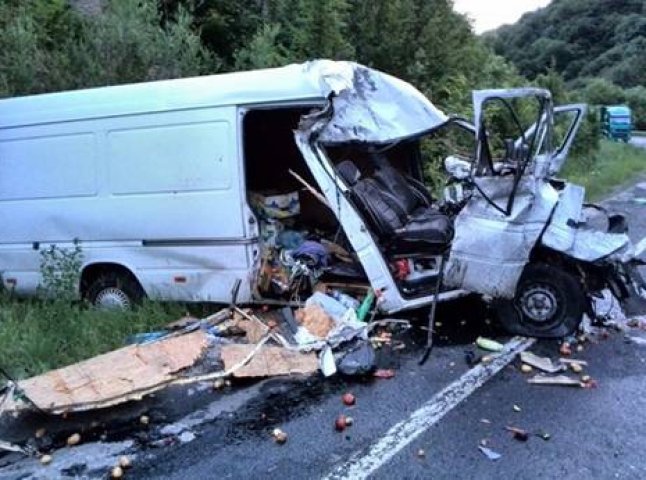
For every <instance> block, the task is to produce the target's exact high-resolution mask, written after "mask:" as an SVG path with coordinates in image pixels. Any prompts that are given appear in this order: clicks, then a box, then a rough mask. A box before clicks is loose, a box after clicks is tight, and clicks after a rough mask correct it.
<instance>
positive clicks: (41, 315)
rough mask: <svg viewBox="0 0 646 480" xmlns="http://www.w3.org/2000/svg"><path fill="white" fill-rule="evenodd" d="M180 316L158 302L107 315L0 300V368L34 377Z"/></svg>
mask: <svg viewBox="0 0 646 480" xmlns="http://www.w3.org/2000/svg"><path fill="white" fill-rule="evenodd" d="M182 313H183V310H182V309H181V308H180V307H179V306H175V305H167V304H160V303H147V304H144V305H142V306H141V307H140V308H138V309H136V310H133V311H127V312H118V311H113V312H110V311H99V310H96V309H93V308H90V307H88V306H86V305H75V304H70V303H69V302H63V301H57V302H45V301H38V300H28V301H21V300H15V299H10V298H8V297H0V367H2V368H4V369H5V370H6V371H7V372H8V373H9V374H10V375H11V376H12V377H14V378H19V379H20V378H26V377H30V376H33V375H37V374H40V373H42V372H45V371H48V370H51V369H53V368H59V367H62V366H65V365H69V364H72V363H75V362H78V361H80V360H83V359H86V358H90V357H93V356H95V355H98V354H101V353H105V352H108V351H110V350H113V349H115V348H118V347H121V346H123V345H124V339H125V338H126V337H127V336H128V335H132V334H134V333H139V332H146V331H153V330H155V329H159V328H160V327H162V326H163V325H166V324H167V323H169V322H170V321H172V320H176V319H177V318H179V317H180V316H181V315H182ZM0 380H4V379H0ZM1 384H2V382H1V381H0V385H1Z"/></svg>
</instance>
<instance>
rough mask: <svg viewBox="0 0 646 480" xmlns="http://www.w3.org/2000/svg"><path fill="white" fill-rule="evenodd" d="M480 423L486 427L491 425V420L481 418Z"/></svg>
mask: <svg viewBox="0 0 646 480" xmlns="http://www.w3.org/2000/svg"><path fill="white" fill-rule="evenodd" d="M480 423H484V424H485V425H491V420H489V419H488V418H481V419H480Z"/></svg>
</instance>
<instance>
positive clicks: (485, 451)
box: [478, 445, 502, 461]
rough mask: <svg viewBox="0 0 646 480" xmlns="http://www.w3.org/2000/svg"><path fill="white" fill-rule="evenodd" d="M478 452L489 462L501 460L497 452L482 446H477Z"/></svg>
mask: <svg viewBox="0 0 646 480" xmlns="http://www.w3.org/2000/svg"><path fill="white" fill-rule="evenodd" d="M478 450H480V451H481V452H482V453H483V454H484V455H485V457H487V458H488V459H489V460H492V461H496V460H499V459H500V458H502V455H501V454H499V453H498V452H495V451H493V450H492V449H490V448H487V447H483V446H482V445H478Z"/></svg>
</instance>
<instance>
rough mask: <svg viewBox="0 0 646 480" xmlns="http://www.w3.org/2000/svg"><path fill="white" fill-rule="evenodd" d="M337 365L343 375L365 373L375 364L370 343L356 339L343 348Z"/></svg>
mask: <svg viewBox="0 0 646 480" xmlns="http://www.w3.org/2000/svg"><path fill="white" fill-rule="evenodd" d="M337 365H338V368H339V371H340V372H341V373H342V374H344V375H350V376H354V375H365V374H367V373H369V372H370V371H371V370H372V369H373V368H374V366H375V351H374V349H373V347H372V346H371V345H370V343H368V342H364V341H362V340H358V341H357V342H354V343H353V344H349V345H348V346H347V347H346V348H345V349H344V351H343V352H342V353H341V354H340V356H339V359H338V361H337Z"/></svg>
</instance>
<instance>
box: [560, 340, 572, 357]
mask: <svg viewBox="0 0 646 480" xmlns="http://www.w3.org/2000/svg"><path fill="white" fill-rule="evenodd" d="M559 353H560V354H561V355H563V356H564V357H569V356H570V355H572V347H571V346H570V344H569V343H568V342H563V343H562V344H561V346H560V347H559Z"/></svg>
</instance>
